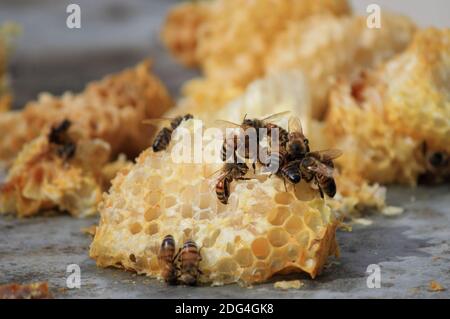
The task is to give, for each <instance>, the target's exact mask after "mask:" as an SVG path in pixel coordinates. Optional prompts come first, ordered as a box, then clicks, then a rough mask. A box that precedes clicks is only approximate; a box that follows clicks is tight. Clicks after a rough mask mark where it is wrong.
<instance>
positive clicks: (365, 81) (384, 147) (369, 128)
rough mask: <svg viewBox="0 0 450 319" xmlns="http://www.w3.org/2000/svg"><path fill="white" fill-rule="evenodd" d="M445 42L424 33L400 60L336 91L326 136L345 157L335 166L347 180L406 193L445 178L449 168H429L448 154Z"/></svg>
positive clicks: (449, 66) (449, 65) (449, 51)
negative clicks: (403, 187) (401, 187)
mask: <svg viewBox="0 0 450 319" xmlns="http://www.w3.org/2000/svg"><path fill="white" fill-rule="evenodd" d="M449 35H450V33H449V32H448V30H446V31H439V30H436V29H428V30H421V31H419V32H418V33H417V35H416V37H415V38H414V41H413V43H412V44H411V46H410V47H409V48H408V50H406V51H405V52H404V53H402V54H400V55H398V56H397V57H395V58H393V59H392V60H390V61H388V62H387V63H386V64H385V65H383V66H382V67H380V68H379V69H377V70H375V71H365V72H363V73H361V74H360V75H359V76H358V77H356V78H353V79H349V80H345V81H342V82H341V83H339V84H338V85H337V87H336V88H335V89H334V90H333V92H332V93H331V95H330V112H329V114H328V116H327V121H326V123H327V124H326V127H327V128H326V130H327V133H328V136H329V138H330V143H331V144H332V145H335V146H336V147H339V148H341V149H343V150H344V156H342V157H341V158H340V159H339V160H338V161H337V163H338V164H339V165H340V167H341V168H342V171H343V173H344V175H347V176H348V177H349V178H352V179H356V180H357V179H359V178H361V177H363V178H365V179H367V180H368V181H371V182H379V183H395V182H397V183H404V184H410V185H414V184H416V183H417V181H418V180H419V179H420V178H421V177H422V176H424V175H430V174H431V175H433V176H435V177H436V178H437V180H441V178H442V177H445V176H447V175H450V161H447V164H444V165H443V167H441V168H439V169H437V168H435V167H431V165H430V158H431V157H430V156H432V155H433V154H436V152H438V153H439V154H442V156H443V157H445V156H448V154H450V148H449V143H448V141H449V137H450V122H449V119H450V103H449V101H450V100H449V96H450V93H449V91H448V88H449V85H448V84H450V82H449V80H448V79H449V78H450V77H449V74H450V47H449V45H448V43H449V41H450V36H449ZM425 47H426V49H425ZM361 123H364V125H361ZM424 142H425V144H424ZM424 145H426V146H424Z"/></svg>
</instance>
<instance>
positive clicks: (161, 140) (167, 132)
mask: <svg viewBox="0 0 450 319" xmlns="http://www.w3.org/2000/svg"><path fill="white" fill-rule="evenodd" d="M171 139H172V130H171V129H170V128H167V127H164V128H163V129H162V130H161V131H159V133H158V135H156V137H155V140H154V141H153V146H152V147H153V152H160V151H163V150H165V149H166V148H167V146H168V145H169V143H170V140H171Z"/></svg>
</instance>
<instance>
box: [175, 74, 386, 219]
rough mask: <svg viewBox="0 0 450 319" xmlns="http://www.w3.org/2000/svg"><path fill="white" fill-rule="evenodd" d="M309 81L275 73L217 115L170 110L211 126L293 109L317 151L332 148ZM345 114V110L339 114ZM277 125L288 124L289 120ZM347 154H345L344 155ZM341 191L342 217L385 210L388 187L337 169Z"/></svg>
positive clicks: (337, 208) (335, 205) (336, 206)
mask: <svg viewBox="0 0 450 319" xmlns="http://www.w3.org/2000/svg"><path fill="white" fill-rule="evenodd" d="M307 81H308V80H307V79H306V77H305V76H304V74H303V73H302V72H301V71H299V70H293V71H281V72H274V73H272V74H269V75H267V76H265V77H264V78H262V79H259V80H256V81H254V82H252V83H251V84H250V85H249V86H248V87H247V89H246V90H245V91H244V93H243V94H242V95H241V96H239V97H238V98H236V99H234V100H233V101H231V102H229V103H228V104H226V105H225V106H224V107H223V108H221V109H219V110H218V111H217V112H215V113H214V114H211V113H210V112H205V111H204V110H202V109H201V108H195V109H192V108H191V106H190V104H184V103H183V101H181V103H179V105H178V106H177V107H176V108H174V109H173V110H171V111H170V112H169V113H170V114H169V115H170V116H175V115H182V114H186V113H193V114H195V117H196V118H199V119H202V120H203V121H205V122H206V123H208V124H209V125H217V123H216V122H215V120H218V119H219V120H228V121H231V122H235V123H240V121H241V120H242V119H243V118H244V116H245V115H246V114H252V116H254V117H255V118H263V117H264V116H266V115H269V114H274V113H278V112H284V111H290V112H291V115H294V116H298V117H300V118H301V120H302V126H303V130H304V132H305V134H306V135H307V136H308V138H309V140H310V141H311V145H313V146H314V148H315V150H321V149H329V148H332V147H333V146H334V145H333V142H334V141H333V139H331V138H329V137H328V136H327V127H326V125H325V124H324V123H323V122H319V121H317V120H314V119H312V115H311V97H310V90H309V87H308V82H307ZM339 114H340V115H341V116H342V117H344V114H343V113H339ZM278 124H280V125H282V126H283V127H287V126H286V125H287V118H286V121H280V122H279V123H278ZM344 156H346V154H344ZM336 183H337V188H338V194H337V195H336V197H335V198H336V200H334V201H330V202H332V203H333V208H334V209H335V211H336V212H339V213H341V214H342V215H343V216H353V215H357V214H359V213H360V212H361V211H362V210H363V209H365V208H375V209H382V208H384V207H385V198H386V189H385V188H384V187H382V186H380V185H378V184H372V183H370V182H368V181H367V180H365V179H363V178H361V177H358V176H355V174H354V175H351V174H350V175H349V174H348V173H347V172H346V171H342V172H341V171H340V170H337V171H336Z"/></svg>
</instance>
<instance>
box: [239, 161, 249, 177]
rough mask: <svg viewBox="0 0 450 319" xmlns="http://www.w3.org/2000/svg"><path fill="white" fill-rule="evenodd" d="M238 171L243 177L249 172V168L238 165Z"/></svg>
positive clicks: (241, 164)
mask: <svg viewBox="0 0 450 319" xmlns="http://www.w3.org/2000/svg"><path fill="white" fill-rule="evenodd" d="M237 169H238V170H239V173H240V174H241V175H245V174H247V172H248V166H247V164H245V163H237Z"/></svg>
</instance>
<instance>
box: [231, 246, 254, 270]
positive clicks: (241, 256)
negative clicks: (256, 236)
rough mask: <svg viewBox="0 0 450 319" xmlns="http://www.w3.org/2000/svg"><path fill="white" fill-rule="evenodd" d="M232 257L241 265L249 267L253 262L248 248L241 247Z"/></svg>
mask: <svg viewBox="0 0 450 319" xmlns="http://www.w3.org/2000/svg"><path fill="white" fill-rule="evenodd" d="M234 259H235V260H236V262H237V263H238V264H239V265H240V266H241V267H250V266H251V265H252V264H253V261H254V257H253V254H252V251H251V250H250V249H249V248H241V249H239V250H238V251H237V252H236V254H235V255H234Z"/></svg>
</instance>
